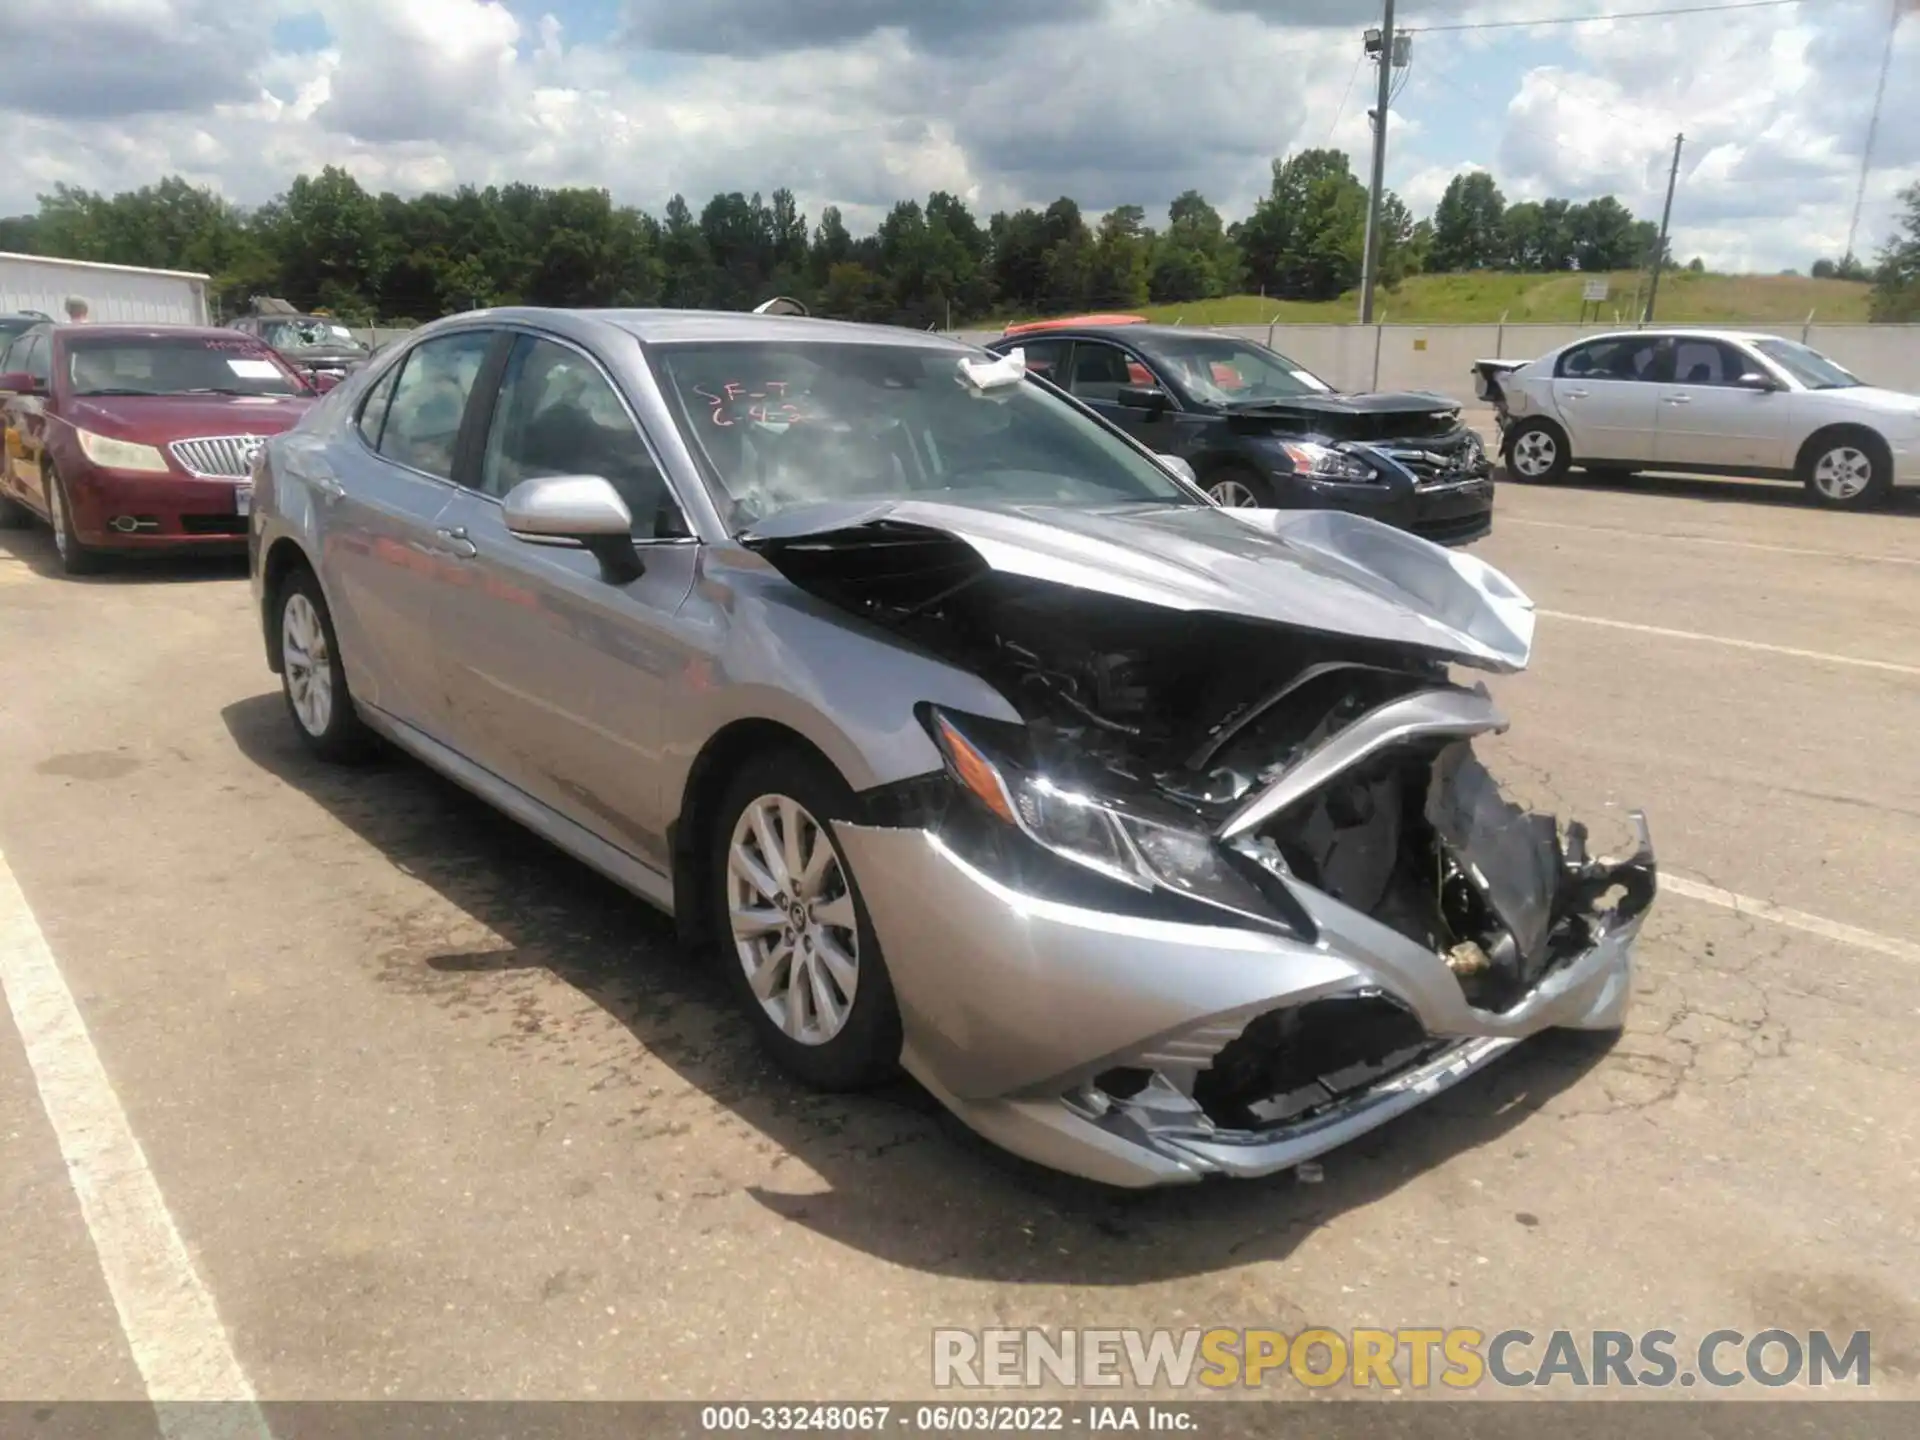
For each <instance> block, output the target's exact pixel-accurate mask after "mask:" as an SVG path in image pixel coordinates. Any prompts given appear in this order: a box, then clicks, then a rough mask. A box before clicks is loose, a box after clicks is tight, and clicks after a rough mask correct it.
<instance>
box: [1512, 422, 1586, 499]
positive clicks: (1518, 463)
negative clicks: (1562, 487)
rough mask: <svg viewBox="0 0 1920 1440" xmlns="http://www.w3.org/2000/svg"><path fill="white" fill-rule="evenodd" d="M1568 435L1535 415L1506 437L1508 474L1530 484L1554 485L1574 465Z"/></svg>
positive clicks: (1562, 478)
mask: <svg viewBox="0 0 1920 1440" xmlns="http://www.w3.org/2000/svg"><path fill="white" fill-rule="evenodd" d="M1571 448H1572V447H1571V446H1569V445H1568V443H1567V432H1566V431H1564V430H1562V429H1561V428H1560V427H1559V426H1558V425H1556V424H1554V423H1553V422H1552V421H1551V420H1542V419H1540V418H1538V417H1537V416H1536V417H1535V418H1534V419H1531V420H1522V421H1521V422H1520V423H1519V424H1518V425H1516V426H1514V427H1513V429H1512V430H1511V431H1509V432H1508V434H1507V473H1508V474H1509V475H1511V476H1513V478H1514V479H1516V480H1522V481H1525V482H1526V483H1527V484H1529V485H1557V484H1559V483H1560V482H1561V481H1562V480H1564V479H1566V478H1567V471H1568V469H1570V468H1571V467H1572V465H1573V456H1572V454H1571V453H1570V451H1571Z"/></svg>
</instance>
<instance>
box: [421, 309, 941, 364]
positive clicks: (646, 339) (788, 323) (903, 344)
mask: <svg viewBox="0 0 1920 1440" xmlns="http://www.w3.org/2000/svg"><path fill="white" fill-rule="evenodd" d="M514 321H519V322H521V323H524V324H530V325H541V326H545V327H547V328H549V329H552V330H554V331H556V332H557V333H559V334H562V335H568V336H570V337H571V338H574V339H578V340H584V339H588V338H590V337H591V336H593V335H596V334H598V335H604V334H605V333H606V332H607V331H608V330H616V331H620V332H623V333H625V334H628V335H631V336H633V337H634V338H635V339H637V340H639V341H640V342H641V343H642V344H644V345H672V344H677V343H680V342H684V341H698V340H725V341H734V342H740V343H752V342H766V341H773V340H799V341H804V342H807V343H810V344H822V343H824V344H842V345H876V344H878V345H892V346H898V347H899V348H901V349H903V350H945V351H950V352H952V353H954V354H978V353H979V350H978V348H977V347H975V346H972V345H966V344H963V343H961V342H960V341H958V340H949V339H947V338H946V337H945V336H943V335H937V334H935V333H933V332H932V331H927V330H907V329H904V328H902V327H900V326H897V325H865V324H857V323H855V322H852V321H846V320H816V319H813V318H811V317H807V316H801V315H752V314H748V313H746V312H744V311H739V310H586V309H547V308H543V307H539V306H529V305H521V306H503V307H501V308H499V309H494V310H469V311H466V312H465V313H463V314H460V315H448V316H446V317H445V318H443V319H440V320H435V321H433V322H432V323H431V324H430V325H423V326H422V327H421V328H420V329H419V330H417V331H414V332H413V334H412V335H409V336H408V337H407V338H408V339H412V338H413V336H414V335H424V334H426V333H428V332H429V331H438V330H441V329H444V328H454V327H465V326H468V325H473V324H485V323H488V322H494V323H511V322H514Z"/></svg>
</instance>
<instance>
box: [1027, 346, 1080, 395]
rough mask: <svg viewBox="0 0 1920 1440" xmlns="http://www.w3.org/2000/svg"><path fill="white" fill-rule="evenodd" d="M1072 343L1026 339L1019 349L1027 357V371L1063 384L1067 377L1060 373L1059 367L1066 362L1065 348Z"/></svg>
mask: <svg viewBox="0 0 1920 1440" xmlns="http://www.w3.org/2000/svg"><path fill="white" fill-rule="evenodd" d="M1072 344H1073V342H1072V341H1071V340H1027V341H1023V342H1022V343H1021V344H1020V346H1019V349H1020V350H1021V352H1022V353H1023V354H1024V355H1025V356H1026V358H1027V369H1028V371H1030V372H1031V373H1032V374H1035V375H1038V376H1041V377H1042V378H1043V379H1047V380H1051V381H1052V382H1053V383H1054V384H1056V385H1061V386H1064V385H1065V383H1066V379H1067V377H1066V376H1065V375H1063V374H1061V372H1060V367H1061V366H1062V365H1064V364H1065V363H1066V359H1067V350H1068V349H1069V347H1071V346H1072Z"/></svg>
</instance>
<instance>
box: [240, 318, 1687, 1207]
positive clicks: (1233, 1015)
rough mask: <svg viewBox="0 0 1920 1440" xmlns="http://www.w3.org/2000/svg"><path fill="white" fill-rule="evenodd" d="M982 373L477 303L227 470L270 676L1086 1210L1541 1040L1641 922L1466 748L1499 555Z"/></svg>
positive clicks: (1496, 649) (894, 353) (1320, 1140)
mask: <svg viewBox="0 0 1920 1440" xmlns="http://www.w3.org/2000/svg"><path fill="white" fill-rule="evenodd" d="M1182 468H1183V467H1181V466H1180V464H1179V463H1178V462H1168V461H1165V460H1163V459H1161V458H1160V457H1156V456H1155V455H1153V454H1151V453H1150V452H1148V451H1146V450H1144V449H1142V448H1141V447H1140V446H1139V445H1137V444H1136V443H1135V442H1134V441H1132V440H1130V439H1129V438H1128V437H1127V436H1125V435H1123V434H1122V433H1120V432H1119V431H1118V430H1116V429H1114V428H1113V427H1112V426H1110V425H1108V424H1107V423H1106V422H1105V421H1103V420H1102V419H1100V418H1099V417H1098V416H1096V415H1094V414H1093V413H1092V412H1090V411H1089V410H1087V409H1086V408H1084V407H1083V406H1081V405H1079V404H1078V403H1077V402H1075V401H1073V400H1071V399H1069V398H1067V397H1066V396H1064V395H1062V394H1061V393H1060V392H1058V391H1056V390H1054V389H1053V388H1052V387H1050V386H1048V385H1047V384H1046V383H1045V382H1044V381H1040V380H1037V379H1034V378H1031V377H1029V376H1028V375H1027V374H1026V372H1025V367H1024V364H1023V363H1022V357H1021V356H1020V355H1019V354H1017V353H1016V354H1014V355H1012V356H1008V357H1005V358H1002V357H997V356H993V355H989V354H986V353H985V352H982V351H980V350H976V349H972V348H970V347H966V346H962V345H959V344H955V343H952V342H949V341H946V340H943V339H940V338H938V337H935V336H932V335H924V334H918V333H914V332H908V331H902V330H892V329H883V328H876V327H863V326H852V325H841V324H834V323H830V322H825V321H818V320H811V319H805V318H800V317H796V316H783V315H766V316H748V315H718V314H699V313H688V312H646V311H599V312H584V311H581V312H555V311H543V310H498V311H483V312H478V313H474V314H468V315H462V316H457V317H454V318H451V319H448V320H445V321H441V322H439V323H437V324H434V325H431V326H428V327H426V328H425V329H422V330H420V331H418V332H416V333H415V334H413V335H410V336H409V337H407V339H406V340H405V341H404V342H403V343H401V344H399V345H396V346H395V347H393V348H392V349H391V350H390V351H387V352H385V353H383V354H381V355H379V356H376V357H375V358H374V360H373V362H372V363H371V364H370V365H369V366H368V367H367V368H366V369H365V370H363V371H361V372H359V373H358V374H356V375H354V376H353V377H352V378H351V379H349V380H348V381H347V382H346V383H345V384H343V385H342V386H340V387H339V388H338V389H336V390H334V391H333V392H332V393H330V394H329V395H328V396H327V397H326V398H325V399H324V400H323V401H322V402H320V403H319V404H318V405H317V406H315V407H314V409H313V411H312V412H311V414H310V415H309V416H308V418H307V419H306V420H305V421H304V422H303V423H302V424H301V425H300V426H299V428H298V429H296V430H295V431H293V432H290V433H289V434H287V435H284V436H281V437H278V438H276V439H274V440H273V441H271V442H269V444H268V445H267V447H266V450H265V453H264V454H263V456H262V457H261V459H260V461H259V463H258V465H257V467H256V471H255V476H254V499H253V520H252V530H251V549H252V569H253V586H254V595H255V597H256V599H257V601H258V604H259V608H260V617H261V621H262V625H263V633H264V638H265V643H266V655H267V661H268V664H269V665H270V666H271V667H272V668H273V670H275V671H276V672H278V673H279V674H280V676H281V677H282V679H283V682H284V686H285V692H286V699H287V707H288V712H289V715H290V717H291V720H292V723H293V724H294V725H295V727H296V728H297V730H298V732H299V734H300V736H301V737H302V738H303V739H304V740H305V742H306V743H307V745H309V746H310V747H311V748H312V749H313V750H314V751H315V752H316V753H318V754H319V755H321V756H323V757H325V758H327V759H330V760H339V761H350V760H352V759H355V758H357V757H359V756H362V755H365V754H366V753H368V751H369V750H370V748H372V747H373V746H375V745H376V744H377V743H379V742H381V741H384V742H386V743H389V744H392V745H395V746H398V747H399V748H400V749H402V750H405V751H407V752H410V753H411V754H412V755H414V756H416V757H418V758H419V759H421V760H423V761H425V762H426V763H427V764H429V765H431V766H433V767H435V768H437V769H438V770H441V771H443V772H444V773H445V774H447V775H448V776H450V777H452V778H453V779H454V780H456V781H458V782H459V783H460V784H462V785H465V786H467V787H468V788H470V789H471V790H473V791H474V792H476V793H477V794H479V795H480V796H482V797H484V798H485V799H487V800H488V801H490V802H491V803H493V804H494V805H496V806H498V807H499V808H500V809H502V810H503V811H505V812H507V813H508V814H509V815H511V816H513V817H514V818H516V819H517V820H519V821H521V822H523V823H525V824H526V825H528V826H529V827H531V828H532V829H534V830H536V831H538V832H539V833H540V834H541V835H543V836H545V837H546V838H547V839H549V840H551V841H552V842H554V843H555V844H557V845H559V846H561V847H562V848H564V849H566V850H568V851H570V852H571V853H572V854H574V855H576V856H578V857H579V858H580V859H581V860H583V861H585V862H586V863H587V864H589V865H592V866H594V867H596V868H598V869H599V870H601V871H603V872H605V873H606V874H608V875H609V876H611V877H613V878H614V879H615V880H617V881H618V882H620V883H621V884H623V885H625V886H627V887H628V888H630V889H631V890H632V891H634V892H635V893H636V894H638V895H640V896H642V897H644V898H645V899H647V900H649V901H651V902H653V903H654V904H656V905H658V906H660V907H661V908H663V909H665V910H667V911H669V912H671V913H672V914H673V915H674V916H675V917H676V919H677V922H678V925H679V928H680V930H681V933H682V935H683V937H684V940H685V942H686V943H687V944H688V945H689V946H693V947H698V948H699V949H700V950H701V951H703V952H706V953H711V954H713V955H714V956H715V957H716V960H717V962H718V963H719V964H721V965H722V967H723V968H724V970H725V972H726V974H727V976H728V977H729V981H730V983H731V985H732V987H733V989H734V991H735V992H736V994H737V996H738V999H739V1003H740V1005H741V1007H742V1009H743V1010H744V1012H745V1013H746V1014H747V1015H748V1016H749V1017H750V1019H751V1021H752V1023H753V1025H754V1027H755V1029H756V1030H757V1032H758V1034H759V1036H760V1038H761V1039H762V1040H763V1041H764V1043H765V1044H766V1045H767V1047H768V1048H769V1049H770V1051H771V1052H772V1054H773V1055H774V1056H775V1058H776V1059H777V1060H778V1061H779V1062H780V1063H781V1064H782V1065H783V1066H784V1067H785V1068H786V1070H787V1071H789V1072H790V1073H791V1074H793V1075H795V1076H796V1077H798V1078H799V1079H800V1080H802V1081H804V1082H806V1083H809V1084H812V1085H815V1086H821V1087H828V1088H850V1087H856V1086H861V1085H866V1084H870V1083H872V1082H874V1081H876V1080H879V1079H881V1078H883V1077H885V1076H887V1075H888V1074H890V1073H892V1072H893V1071H894V1070H895V1069H896V1068H897V1067H904V1068H905V1069H906V1070H907V1071H908V1072H909V1073H910V1074H911V1075H913V1076H914V1077H915V1078H916V1079H917V1080H919V1081H920V1082H921V1083H922V1084H923V1085H925V1086H926V1088H927V1089H928V1090H930V1091H931V1092H932V1093H933V1094H934V1095H935V1096H937V1097H938V1098H939V1099H940V1100H941V1101H942V1102H943V1103H944V1104H946V1105H947V1106H948V1107H949V1108H951V1109H952V1110H953V1111H954V1112H955V1113H956V1114H957V1115H959V1116H960V1117H961V1118H962V1119H963V1120H964V1121H966V1122H967V1123H968V1124H970V1125H972V1126H973V1127H974V1128H975V1129H976V1130H978V1131H979V1132H981V1133H982V1134H984V1135H986V1136H988V1137H990V1138H991V1139H992V1140H994V1141H996V1142H998V1143H1000V1144H1002V1145H1004V1146H1006V1147H1007V1148H1009V1149H1011V1150H1014V1151H1016V1152H1018V1153H1020V1154H1023V1155H1026V1156H1028V1157H1031V1158H1033V1159H1035V1160H1038V1161H1040V1162H1042V1163H1045V1164H1048V1165H1051V1166H1056V1167H1058V1168H1061V1169H1064V1170H1068V1171H1072V1172H1075V1173H1078V1174H1080V1175H1084V1176H1087V1177H1090V1178H1093V1179H1097V1180H1100V1181H1105V1182H1109V1183H1113V1184H1118V1185H1129V1186H1144V1185H1154V1184H1161V1183H1167V1182H1178V1181H1192V1180H1197V1179H1199V1178H1201V1177H1203V1176H1207V1175H1211V1174H1228V1175H1242V1176H1245V1175H1259V1174H1266V1173H1271V1172H1273V1171H1276V1170H1282V1169H1286V1168H1289V1167H1291V1166H1294V1165H1297V1164H1298V1163H1300V1162H1301V1161H1302V1160H1305V1159H1307V1158H1309V1157H1311V1156H1314V1155H1317V1154H1319V1153H1321V1152H1322V1151H1325V1150H1327V1149H1329V1148H1331V1147H1332V1146H1335V1145H1338V1144H1340V1143H1342V1142H1344V1141H1345V1140H1347V1139H1350V1138H1352V1137H1353V1136H1355V1135H1357V1134H1359V1133H1361V1132H1363V1131H1365V1130H1367V1129H1369V1128H1371V1127H1373V1126H1375V1125H1378V1124H1380V1123H1382V1122H1383V1121H1385V1120H1387V1119H1389V1118H1391V1117H1392V1116H1394V1115H1396V1114H1399V1113H1401V1112H1403V1111H1405V1110H1407V1109H1409V1108H1411V1107H1412V1106H1414V1105H1417V1104H1419V1103H1420V1102H1421V1101H1422V1100H1424V1099H1426V1098H1428V1097H1430V1096H1432V1095H1434V1094H1436V1093H1438V1092H1439V1091H1441V1090H1443V1089H1445V1088H1446V1087H1448V1086H1449V1085H1451V1084H1453V1083H1455V1082H1456V1081H1458V1080H1459V1079H1460V1078H1462V1077H1463V1076H1465V1075H1467V1074H1469V1073H1471V1072H1472V1071H1474V1070H1476V1069H1478V1068H1479V1067H1481V1066H1482V1065H1485V1064H1487V1063H1488V1062H1489V1061H1491V1060H1493V1059H1494V1058H1495V1057H1496V1056H1498V1055H1499V1054H1500V1053H1501V1052H1502V1051H1504V1050H1506V1049H1507V1048H1508V1047H1510V1046H1512V1045H1514V1044H1516V1043H1518V1042H1519V1041H1521V1040H1522V1039H1524V1038H1525V1037H1527V1036H1529V1035H1532V1034H1534V1033H1535V1032H1538V1031H1540V1030H1543V1029H1547V1028H1550V1027H1556V1026H1561V1027H1574V1028H1582V1029H1592V1030H1608V1029H1615V1028H1617V1027H1619V1025H1620V1024H1621V1023H1622V1017H1623V1014H1624V1011H1625V1007H1626V1004H1627V1000H1628V994H1629V990H1630V988H1631V985H1630V981H1631V965H1632V959H1631V954H1632V946H1633V942H1634V939H1635V937H1636V935H1637V934H1638V932H1639V929H1640V927H1641V925H1642V923H1643V921H1644V919H1645V916H1646V913H1647V910H1648V907H1649V905H1650V904H1651V902H1652V900H1653V896H1654V889H1655V871H1654V863H1653V857H1652V854H1651V850H1650V848H1649V846H1648V845H1647V843H1646V839H1645V827H1644V822H1642V823H1641V825H1640V835H1639V844H1638V847H1637V849H1635V850H1634V852H1633V853H1631V854H1629V855H1627V856H1625V857H1624V858H1622V859H1618V860H1611V861H1609V860H1601V859H1597V858H1594V857H1592V856H1590V855H1589V854H1588V853H1587V848H1586V838H1585V832H1584V831H1583V830H1582V829H1581V828H1580V827H1579V826H1578V825H1577V824H1573V823H1569V824H1567V825H1565V826H1561V825H1560V824H1559V823H1558V822H1557V821H1556V820H1555V819H1554V818H1553V817H1550V816H1545V815H1539V814H1533V813H1529V812H1526V811H1524V810H1522V809H1520V808H1519V807H1517V806H1515V805H1513V804H1511V803H1509V802H1508V801H1507V800H1506V799H1505V798H1504V797H1503V795H1502V794H1501V792H1500V790H1499V788H1498V786H1497V785H1496V784H1495V782H1494V781H1493V779H1492V778H1491V777H1490V776H1489V774H1488V772H1487V771H1486V770H1485V769H1483V768H1482V767H1481V765H1480V763H1479V761H1478V760H1477V759H1476V758H1475V756H1474V754H1473V751H1472V748H1471V747H1472V742H1473V740H1474V738H1475V737H1477V736H1481V735H1485V734H1489V733H1492V732H1497V731H1500V730H1502V729H1504V728H1505V727H1506V720H1505V719H1504V718H1503V716H1502V715H1501V714H1500V712H1499V711H1498V709H1497V708H1496V707H1495V706H1494V705H1493V703H1492V702H1491V701H1490V699H1489V698H1488V695H1487V693H1486V690H1485V688H1484V687H1483V686H1479V685H1475V686H1471V687H1469V686H1466V685H1462V684H1460V683H1458V682H1457V681H1456V680H1455V679H1454V678H1452V676H1453V673H1454V672H1453V669H1452V668H1451V667H1470V668H1477V669H1479V670H1483V671H1488V672H1495V673H1499V672H1511V671H1515V670H1519V669H1521V668H1523V667H1524V666H1525V665H1526V663H1527V660H1528V657H1529V653H1530V650H1531V647H1532V638H1533V609H1532V605H1531V603H1530V602H1529V601H1528V599H1527V597H1526V596H1525V595H1523V594H1522V593H1521V592H1520V591H1519V589H1518V588H1517V587H1515V586H1514V584H1513V583H1512V582H1511V581H1509V580H1508V579H1507V578H1506V577H1505V576H1503V575H1501V574H1500V573H1499V572H1498V571H1496V570H1494V569H1492V568H1491V567H1489V566H1487V565H1486V564H1484V563H1482V562H1480V561H1478V560H1477V559H1475V558H1473V557H1472V556H1469V555H1464V554H1452V553H1449V552H1447V551H1445V550H1442V549H1440V548H1438V547H1436V546H1433V545H1430V544H1428V543H1427V542H1425V541H1423V540H1420V539H1417V538H1415V537H1413V536H1411V535H1408V534H1405V533H1404V532H1400V531H1396V530H1393V529H1391V528H1388V527H1386V526H1384V525H1379V524H1376V523H1374V522H1371V521H1367V520H1363V519H1359V518H1357V517H1353V516H1348V515H1343V514H1338V513H1334V512H1326V511H1299V512H1283V511H1261V510H1227V509H1223V508H1220V507H1218V506H1216V505H1214V504H1213V503H1211V502H1210V501H1209V500H1208V498H1207V497H1206V496H1205V495H1204V494H1202V493H1200V492H1199V491H1197V490H1196V489H1195V488H1194V486H1193V485H1192V484H1191V482H1190V479H1189V478H1188V477H1187V476H1186V475H1184V474H1182V473H1181V471H1182Z"/></svg>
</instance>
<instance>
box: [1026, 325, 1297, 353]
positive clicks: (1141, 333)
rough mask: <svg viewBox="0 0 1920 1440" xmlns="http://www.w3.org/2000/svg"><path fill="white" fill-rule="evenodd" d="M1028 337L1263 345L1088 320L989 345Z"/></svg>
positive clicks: (1184, 329) (1190, 330)
mask: <svg viewBox="0 0 1920 1440" xmlns="http://www.w3.org/2000/svg"><path fill="white" fill-rule="evenodd" d="M1029 334H1031V335H1032V336H1033V337H1034V338H1036V339H1045V340H1118V341H1126V342H1134V343H1139V342H1145V348H1147V349H1151V348H1153V342H1154V341H1156V340H1192V339H1194V338H1195V337H1196V336H1199V337H1204V338H1207V339H1213V340H1235V341H1239V342H1240V343H1242V344H1246V345H1258V344H1259V343H1260V342H1259V341H1257V340H1248V339H1247V338H1246V337H1245V336H1241V335H1227V334H1223V333H1221V332H1219V331H1217V330H1203V329H1201V328H1199V327H1198V326H1194V325H1154V324H1150V323H1143V324H1131V323H1129V324H1124V325H1107V324H1101V323H1100V322H1099V321H1094V322H1093V323H1091V324H1089V323H1087V322H1085V321H1071V322H1062V323H1061V324H1059V325H1049V326H1048V327H1047V328H1046V329H1045V330H1036V331H1031V332H1028V331H1015V332H1013V333H1012V334H1003V335H999V336H996V337H995V338H994V339H993V340H992V341H991V342H989V343H990V344H992V345H994V346H996V347H1000V346H1005V345H1006V344H1007V343H1008V342H1010V341H1018V340H1025V339H1026V338H1027V337H1028V335H1029Z"/></svg>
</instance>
